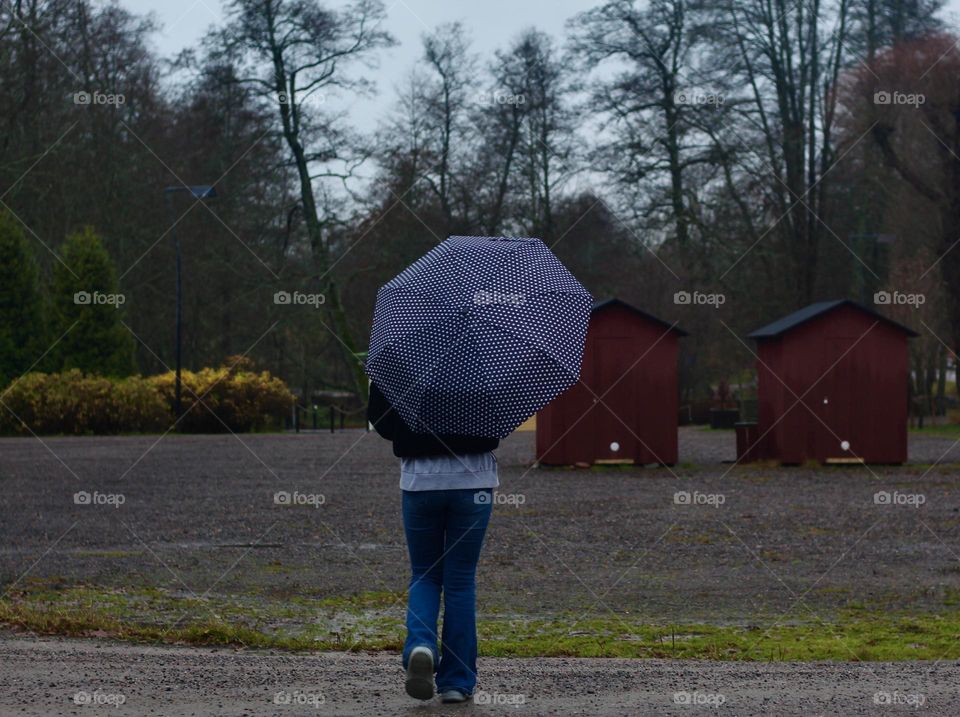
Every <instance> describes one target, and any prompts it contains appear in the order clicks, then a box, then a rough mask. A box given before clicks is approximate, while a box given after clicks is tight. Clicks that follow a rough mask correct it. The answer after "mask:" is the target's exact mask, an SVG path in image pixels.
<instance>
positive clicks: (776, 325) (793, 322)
mask: <svg viewBox="0 0 960 717" xmlns="http://www.w3.org/2000/svg"><path fill="white" fill-rule="evenodd" d="M844 305H846V306H852V307H854V308H856V309H859V310H860V311H863V312H864V313H867V314H869V315H870V316H873V317H874V318H875V319H877V320H879V321H882V322H884V323H885V324H888V325H889V326H893V327H894V328H897V329H900V330H901V331H903V332H904V333H905V334H907V335H908V336H919V334H918V333H917V332H916V331H914V330H913V329H911V328H908V327H906V326H904V325H903V324H898V323H897V322H896V321H894V320H893V319H888V318H887V317H886V316H884V315H883V314H878V313H877V312H876V311H874V310H873V309H868V308H867V307H866V306H863V305H862V304H858V303H857V302H856V301H852V300H850V299H839V300H836V301H818V302H816V303H814V304H810V305H809V306H805V307H803V308H802V309H799V310H798V311H794V312H793V313H792V314H787V315H786V316H784V317H783V318H780V319H777V320H776V321H774V322H773V323H772V324H767V325H766V326H764V327H762V328H759V329H757V330H756V331H754V332H752V333H749V334H747V338H748V339H770V338H774V337H776V336H779V335H780V334H783V333H785V332H787V331H790V330H791V329H794V328H796V327H797V326H799V325H800V324H804V323H806V322H807V321H809V320H810V319H813V318H816V317H817V316H821V315H822V314H826V313H828V312H830V311H833V310H834V309H836V308H837V307H839V306H844Z"/></svg>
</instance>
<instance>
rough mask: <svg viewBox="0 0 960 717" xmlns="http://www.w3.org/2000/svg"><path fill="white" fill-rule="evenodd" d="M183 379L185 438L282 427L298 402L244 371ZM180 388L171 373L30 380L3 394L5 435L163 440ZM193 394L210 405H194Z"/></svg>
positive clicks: (278, 385)
mask: <svg viewBox="0 0 960 717" xmlns="http://www.w3.org/2000/svg"><path fill="white" fill-rule="evenodd" d="M182 378H183V410H184V417H183V419H182V420H181V421H180V423H179V425H178V429H179V430H180V431H183V432H187V433H224V432H226V431H227V430H228V429H229V430H231V431H235V432H238V433H240V432H244V431H257V430H266V429H270V428H278V427H281V426H282V425H283V418H284V417H285V416H286V415H287V412H288V411H289V410H290V404H291V402H292V401H293V395H292V394H291V393H290V391H289V390H288V389H287V386H286V384H284V382H283V381H281V380H280V379H278V378H275V377H273V376H271V375H270V374H269V373H268V372H266V371H264V372H261V373H256V372H254V371H252V370H250V366H249V365H245V364H237V365H235V366H233V367H227V366H222V367H220V368H216V369H212V368H206V369H203V370H202V371H197V372H192V371H184V372H183V375H182ZM174 385H175V374H174V372H173V371H170V372H168V373H164V374H160V375H158V376H151V377H149V378H143V377H140V376H130V377H128V378H122V379H118V378H105V377H102V376H92V375H88V374H84V373H82V372H81V371H80V370H79V369H73V370H70V371H65V372H63V373H55V374H46V373H30V374H27V375H25V376H23V377H22V378H21V379H20V380H19V381H15V382H14V383H13V384H11V386H10V387H9V388H8V389H7V391H6V392H5V393H4V394H2V397H3V402H4V403H5V404H6V405H7V406H9V409H10V410H7V409H5V408H4V409H2V411H0V433H3V434H7V435H10V434H27V435H29V434H30V433H31V432H33V433H35V434H37V435H49V434H67V435H83V434H97V435H110V434H118V433H162V432H164V431H166V430H167V429H169V428H170V427H171V426H172V425H173V423H174ZM194 393H196V394H197V395H198V396H200V397H201V398H202V399H203V404H205V405H194V404H196V403H197V399H196V398H195V396H194ZM205 406H207V407H209V410H208V408H206V407H205ZM211 410H212V411H214V412H215V413H216V416H219V418H220V419H221V420H218V419H217V417H215V416H214V415H212V414H211V412H210V411H211ZM11 411H12V412H13V413H15V414H16V417H14V415H13V414H12V413H11ZM21 421H22V422H21ZM24 423H25V424H26V426H24ZM224 424H226V425H224Z"/></svg>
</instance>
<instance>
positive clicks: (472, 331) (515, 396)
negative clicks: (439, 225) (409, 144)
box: [366, 236, 593, 438]
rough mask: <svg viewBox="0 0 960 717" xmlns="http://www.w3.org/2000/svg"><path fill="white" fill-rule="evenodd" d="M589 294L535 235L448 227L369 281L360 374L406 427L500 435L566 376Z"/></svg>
mask: <svg viewBox="0 0 960 717" xmlns="http://www.w3.org/2000/svg"><path fill="white" fill-rule="evenodd" d="M592 303H593V298H592V297H591V296H590V294H589V292H588V291H587V290H586V289H584V288H583V286H582V285H581V284H580V282H579V281H577V280H576V279H575V278H574V276H573V275H572V274H571V273H570V272H569V271H568V270H567V268H566V267H565V266H564V265H563V264H561V263H560V260H559V259H557V257H556V256H554V255H553V253H552V252H551V251H550V249H548V248H547V246H546V245H545V244H544V243H543V242H542V241H540V240H539V239H531V238H518V237H465V236H454V237H450V238H449V239H447V240H446V241H444V242H442V243H441V244H439V245H438V246H436V247H434V248H433V249H432V250H431V251H429V252H428V253H427V254H425V255H424V256H423V257H421V258H420V259H418V260H417V261H416V262H414V263H413V264H412V265H411V266H409V267H408V268H407V269H405V270H404V271H403V272H401V273H400V274H398V275H397V276H396V277H394V278H393V279H392V280H391V281H389V282H388V283H386V284H384V285H383V286H382V287H380V290H379V292H378V293H377V303H376V308H375V309H374V315H373V328H372V330H371V332H370V350H369V352H368V354H367V364H366V369H367V374H368V375H369V376H370V378H371V379H372V380H373V381H374V382H375V383H376V384H377V386H378V387H379V388H380V390H381V391H382V392H383V394H384V395H385V396H386V397H387V400H389V401H390V403H391V404H392V405H393V407H394V408H395V409H396V410H397V412H398V413H399V414H400V416H401V418H402V419H403V420H404V422H405V423H406V424H407V425H408V426H409V427H410V428H411V429H412V430H413V431H415V432H417V433H437V434H455V435H463V436H480V437H488V438H493V437H496V438H502V437H504V436H506V435H508V434H509V433H510V432H511V431H513V430H514V429H515V428H516V427H517V426H519V425H520V424H521V423H523V422H524V421H525V420H526V419H527V418H529V417H530V416H532V415H533V414H534V413H536V412H537V411H539V410H540V409H541V408H543V407H544V406H546V405H547V404H548V403H550V401H552V400H553V399H554V398H556V397H557V396H558V395H559V394H561V393H562V392H563V391H565V390H566V389H567V388H569V387H570V386H572V385H573V384H574V383H576V382H577V380H578V379H579V377H580V362H581V359H582V358H583V345H584V340H585V338H586V333H587V323H588V321H589V319H590V307H591V305H592Z"/></svg>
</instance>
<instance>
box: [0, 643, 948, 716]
mask: <svg viewBox="0 0 960 717" xmlns="http://www.w3.org/2000/svg"><path fill="white" fill-rule="evenodd" d="M480 674H481V684H480V686H479V689H478V692H477V699H476V701H475V702H474V703H472V704H467V705H455V706H444V705H441V704H439V702H438V701H437V700H436V699H435V700H434V701H433V702H431V703H419V702H415V701H413V700H411V699H410V698H408V697H407V696H406V695H405V694H404V693H403V682H402V674H401V671H400V668H399V667H398V658H397V656H396V655H385V654H346V653H321V654H310V655H295V654H289V653H279V652H270V651H263V652H259V651H235V650H213V649H198V648H192V647H153V646H139V645H128V644H119V643H115V642H112V641H92V640H63V639H34V638H29V637H15V636H11V635H9V634H7V635H2V636H0V715H4V716H6V715H50V714H67V715H93V714H109V715H118V716H119V715H173V714H176V715H201V714H202V715H261V714H263V715H270V714H275V715H307V714H313V715H367V716H368V717H373V716H374V715H432V714H449V715H459V714H470V715H502V714H508V713H512V714H522V715H700V714H712V715H738V716H740V717H743V716H744V715H761V714H763V715H876V714H905V713H907V712H911V713H914V712H917V711H919V712H921V713H923V714H927V715H955V714H956V713H957V704H958V701H960V663H957V662H946V661H944V662H939V663H929V662H911V663H839V664H831V663H808V664H796V663H757V662H753V663H732V662H705V661H682V660H669V661H668V660H615V659H566V658H553V659H539V658H538V659H491V658H481V659H480ZM917 708H919V710H918V709H917Z"/></svg>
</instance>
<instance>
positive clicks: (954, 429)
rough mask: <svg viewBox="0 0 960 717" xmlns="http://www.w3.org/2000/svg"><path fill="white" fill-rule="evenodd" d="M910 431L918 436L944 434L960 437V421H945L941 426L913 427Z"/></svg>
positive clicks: (949, 436)
mask: <svg viewBox="0 0 960 717" xmlns="http://www.w3.org/2000/svg"><path fill="white" fill-rule="evenodd" d="M909 431H910V435H917V436H943V437H944V438H960V423H944V424H942V425H939V426H924V427H923V428H911V429H909Z"/></svg>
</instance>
